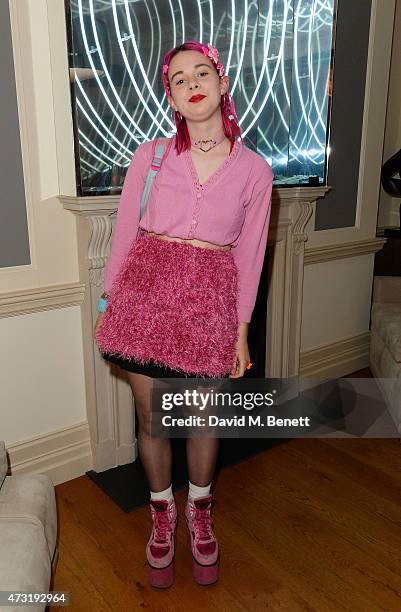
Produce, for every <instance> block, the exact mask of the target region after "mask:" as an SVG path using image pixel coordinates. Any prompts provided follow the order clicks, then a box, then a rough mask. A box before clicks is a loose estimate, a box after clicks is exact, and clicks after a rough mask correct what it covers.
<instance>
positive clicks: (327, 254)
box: [304, 238, 387, 265]
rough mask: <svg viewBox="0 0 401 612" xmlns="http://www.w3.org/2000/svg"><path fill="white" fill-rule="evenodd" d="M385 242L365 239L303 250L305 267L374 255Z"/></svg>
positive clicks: (385, 239) (381, 239)
mask: <svg viewBox="0 0 401 612" xmlns="http://www.w3.org/2000/svg"><path fill="white" fill-rule="evenodd" d="M386 242H387V238H367V239H366V240H353V241H352V242H347V243H338V244H325V245H323V246H316V247H312V248H310V249H308V248H305V259H304V261H305V265H309V264H314V263H323V262H325V261H331V260H333V259H344V258H345V257H357V256H358V255H366V254H370V253H376V252H377V251H380V249H382V248H383V246H384V245H385V244H386Z"/></svg>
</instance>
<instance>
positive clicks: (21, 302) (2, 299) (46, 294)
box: [0, 282, 85, 318]
mask: <svg viewBox="0 0 401 612" xmlns="http://www.w3.org/2000/svg"><path fill="white" fill-rule="evenodd" d="M84 297H85V283H82V282H75V283H63V284H60V285H47V286H45V287H35V288H32V289H19V290H16V291H9V292H7V293H1V294H0V318H5V317H16V316H19V315H24V314H29V313H33V312H40V311H43V310H54V309H58V308H67V307H68V306H80V305H81V304H82V302H83V301H84Z"/></svg>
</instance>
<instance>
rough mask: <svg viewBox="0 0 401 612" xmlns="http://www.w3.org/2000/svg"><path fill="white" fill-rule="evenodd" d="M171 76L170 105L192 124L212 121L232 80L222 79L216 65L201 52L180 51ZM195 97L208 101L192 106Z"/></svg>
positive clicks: (174, 60)
mask: <svg viewBox="0 0 401 612" xmlns="http://www.w3.org/2000/svg"><path fill="white" fill-rule="evenodd" d="M167 76H168V79H169V83H170V92H171V96H168V102H169V104H170V106H171V108H173V109H174V110H178V111H179V112H180V113H181V115H183V117H185V119H189V120H197V119H198V120H199V119H207V118H208V117H210V116H211V115H212V114H213V113H214V112H215V111H216V108H218V107H219V106H220V100H221V96H222V95H223V94H224V93H226V91H227V90H228V86H229V83H228V82H229V77H228V76H223V77H220V76H219V75H218V73H217V71H216V69H215V67H214V64H213V63H212V61H211V60H210V59H209V58H208V57H206V56H205V55H203V53H200V52H199V51H180V52H179V53H177V54H176V55H174V57H173V59H172V60H171V62H170V65H169V69H168V73H167ZM194 95H201V96H204V97H203V98H202V99H201V100H200V101H198V102H191V101H190V99H191V97H192V96H194Z"/></svg>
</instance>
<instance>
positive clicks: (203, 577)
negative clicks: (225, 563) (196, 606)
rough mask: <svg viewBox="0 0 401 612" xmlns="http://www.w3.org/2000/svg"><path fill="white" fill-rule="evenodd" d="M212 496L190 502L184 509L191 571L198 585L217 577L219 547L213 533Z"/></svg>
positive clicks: (190, 500) (210, 582)
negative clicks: (190, 556) (190, 553)
mask: <svg viewBox="0 0 401 612" xmlns="http://www.w3.org/2000/svg"><path fill="white" fill-rule="evenodd" d="M211 508H212V496H211V495H206V496H205V497H200V498H198V499H195V500H192V499H191V498H188V501H187V505H186V508H185V518H186V522H187V536H188V539H187V541H188V547H189V549H190V550H191V552H192V571H193V576H194V578H195V580H196V582H197V583H198V584H212V583H213V582H216V581H217V580H218V577H219V545H218V542H217V540H216V536H215V535H214V533H213V519H212V516H211Z"/></svg>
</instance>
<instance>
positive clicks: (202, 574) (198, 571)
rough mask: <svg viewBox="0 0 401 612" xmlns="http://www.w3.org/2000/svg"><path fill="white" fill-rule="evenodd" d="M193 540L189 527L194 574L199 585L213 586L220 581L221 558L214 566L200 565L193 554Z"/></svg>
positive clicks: (189, 544) (188, 540) (188, 535)
mask: <svg viewBox="0 0 401 612" xmlns="http://www.w3.org/2000/svg"><path fill="white" fill-rule="evenodd" d="M191 540H192V538H191V531H190V529H189V527H188V525H187V545H188V548H189V550H190V552H191V555H192V574H193V577H194V579H195V580H196V582H197V583H198V584H202V585H206V584H213V583H214V582H217V581H218V579H219V566H220V562H219V558H217V561H216V563H213V565H202V564H201V563H198V561H197V560H196V559H195V557H194V555H193V553H192V541H191Z"/></svg>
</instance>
